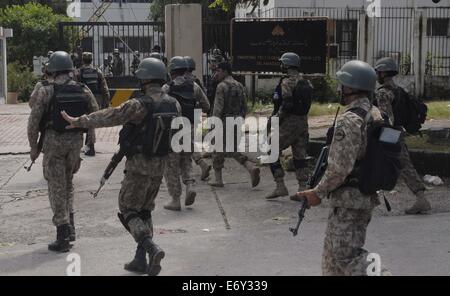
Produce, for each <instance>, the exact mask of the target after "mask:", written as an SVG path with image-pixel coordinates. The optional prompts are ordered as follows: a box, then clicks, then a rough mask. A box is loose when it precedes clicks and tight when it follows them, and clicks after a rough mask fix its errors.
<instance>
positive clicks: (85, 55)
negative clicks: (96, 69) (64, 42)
mask: <svg viewBox="0 0 450 296" xmlns="http://www.w3.org/2000/svg"><path fill="white" fill-rule="evenodd" d="M82 59H83V61H86V62H89V63H90V62H92V52H89V51H85V52H83V54H82Z"/></svg>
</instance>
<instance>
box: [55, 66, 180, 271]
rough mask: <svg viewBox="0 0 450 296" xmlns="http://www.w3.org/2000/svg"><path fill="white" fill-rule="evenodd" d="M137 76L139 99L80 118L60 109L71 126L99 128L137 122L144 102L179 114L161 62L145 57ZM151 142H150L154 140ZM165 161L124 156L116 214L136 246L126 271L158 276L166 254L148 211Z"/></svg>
mask: <svg viewBox="0 0 450 296" xmlns="http://www.w3.org/2000/svg"><path fill="white" fill-rule="evenodd" d="M136 77H137V78H138V79H139V81H140V84H141V88H142V91H143V93H144V94H145V95H146V96H145V97H142V98H140V99H139V100H138V99H130V100H128V101H126V102H124V103H123V104H121V105H120V106H119V107H116V108H112V107H110V108H108V109H104V110H100V111H98V112H95V113H92V114H90V115H88V116H82V117H79V118H73V117H70V116H69V115H67V114H65V113H64V112H63V116H64V118H65V119H66V120H67V121H68V122H70V123H71V126H70V127H72V128H74V127H83V128H99V127H108V126H116V125H122V124H126V123H131V124H134V125H140V124H141V123H142V122H143V120H144V119H146V118H147V115H148V112H150V111H151V110H149V109H148V108H149V107H147V106H146V104H151V105H152V106H155V104H152V102H155V103H161V104H160V105H163V104H162V103H164V104H165V105H166V106H167V105H169V106H171V107H172V109H175V110H176V111H177V112H176V115H177V116H179V115H180V114H181V109H180V106H179V104H178V103H177V101H176V100H175V99H174V98H172V97H170V96H168V95H167V94H165V93H164V92H163V90H162V88H161V87H162V85H163V84H164V83H166V81H167V80H166V79H167V70H166V67H165V65H164V63H163V62H162V61H160V60H157V59H155V58H147V59H144V60H143V61H142V62H141V64H140V65H139V68H138V69H137V70H136ZM142 100H144V102H143V103H142V102H141V101H142ZM150 141H152V142H153V139H150ZM166 161H167V156H152V157H149V156H147V155H145V154H144V152H142V151H141V152H139V153H137V154H135V155H133V156H132V157H129V158H128V157H127V161H126V163H125V178H124V180H123V181H122V187H121V189H120V193H119V210H120V214H119V217H121V219H123V221H122V223H123V224H124V226H125V227H126V228H127V230H128V231H129V232H130V234H131V235H132V236H133V238H134V239H135V241H136V242H137V244H138V245H137V250H136V254H135V257H134V259H133V260H132V261H131V262H130V263H127V264H125V266H124V268H125V269H126V270H129V271H132V272H137V273H145V272H147V274H148V275H157V274H158V273H159V272H160V270H161V265H160V261H161V260H162V259H163V258H164V256H165V253H164V251H163V250H162V249H161V248H160V247H159V246H158V245H156V244H155V243H154V242H153V240H152V238H153V223H152V215H151V212H152V211H153V210H154V209H155V198H156V196H157V194H158V191H159V187H160V185H161V181H162V178H163V172H164V169H165V166H166ZM147 253H148V255H149V262H148V263H147V259H146V255H147Z"/></svg>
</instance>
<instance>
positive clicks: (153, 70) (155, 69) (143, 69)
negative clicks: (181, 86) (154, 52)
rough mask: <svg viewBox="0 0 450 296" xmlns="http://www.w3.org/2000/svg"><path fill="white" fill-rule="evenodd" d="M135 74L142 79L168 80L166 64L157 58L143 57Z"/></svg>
mask: <svg viewBox="0 0 450 296" xmlns="http://www.w3.org/2000/svg"><path fill="white" fill-rule="evenodd" d="M135 75H136V77H137V78H138V79H140V80H163V81H167V76H168V75H167V69H166V65H164V63H163V62H162V61H161V60H158V59H156V58H146V59H143V60H142V62H141V63H140V64H139V66H138V68H137V70H136V72H135Z"/></svg>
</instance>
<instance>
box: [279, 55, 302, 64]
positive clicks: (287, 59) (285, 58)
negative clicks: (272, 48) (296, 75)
mask: <svg viewBox="0 0 450 296" xmlns="http://www.w3.org/2000/svg"><path fill="white" fill-rule="evenodd" d="M279 61H280V62H281V63H282V64H283V65H284V66H286V67H296V68H299V67H300V57H299V56H298V54H296V53H293V52H287V53H285V54H283V55H282V56H281V58H280V59H279Z"/></svg>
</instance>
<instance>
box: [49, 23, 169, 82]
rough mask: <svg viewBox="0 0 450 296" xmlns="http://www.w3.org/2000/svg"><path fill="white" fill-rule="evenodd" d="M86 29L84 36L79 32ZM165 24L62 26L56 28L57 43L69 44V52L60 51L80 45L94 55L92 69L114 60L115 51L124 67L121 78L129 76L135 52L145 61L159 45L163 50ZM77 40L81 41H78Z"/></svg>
mask: <svg viewBox="0 0 450 296" xmlns="http://www.w3.org/2000/svg"><path fill="white" fill-rule="evenodd" d="M87 26H89V27H90V30H89V32H88V33H87V34H84V35H82V34H81V32H82V30H83V29H85V28H86V27H87ZM163 28H164V23H161V22H113V23H109V22H108V23H107V22H96V23H88V22H61V23H59V24H58V30H59V36H60V40H65V41H69V42H64V44H71V47H70V48H65V47H66V46H64V44H62V46H64V47H62V48H63V49H64V50H66V51H68V52H72V51H73V50H75V47H76V45H79V46H80V47H81V49H82V50H83V51H90V52H92V53H93V56H94V60H93V64H94V65H95V66H101V65H102V64H103V61H104V59H107V58H108V57H111V58H112V56H113V52H114V49H118V50H119V53H120V57H121V58H122V60H123V63H124V71H123V73H122V75H123V76H131V75H132V73H131V69H130V66H131V65H132V61H133V57H134V55H133V53H134V51H139V52H140V58H141V59H142V58H145V57H147V56H148V55H149V54H150V53H151V51H152V48H153V46H155V45H160V46H161V49H162V50H164V33H163V32H162V31H163ZM80 36H83V38H82V39H81V40H80Z"/></svg>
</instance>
